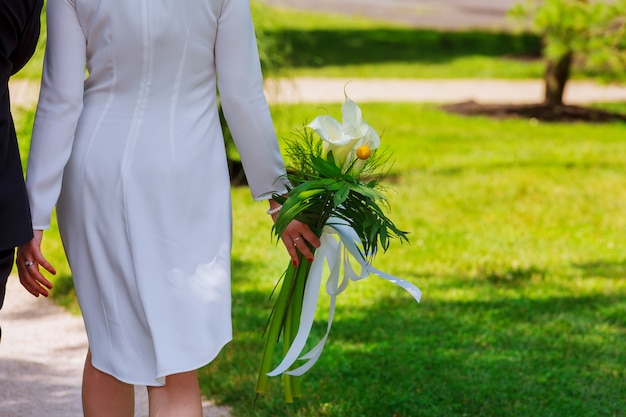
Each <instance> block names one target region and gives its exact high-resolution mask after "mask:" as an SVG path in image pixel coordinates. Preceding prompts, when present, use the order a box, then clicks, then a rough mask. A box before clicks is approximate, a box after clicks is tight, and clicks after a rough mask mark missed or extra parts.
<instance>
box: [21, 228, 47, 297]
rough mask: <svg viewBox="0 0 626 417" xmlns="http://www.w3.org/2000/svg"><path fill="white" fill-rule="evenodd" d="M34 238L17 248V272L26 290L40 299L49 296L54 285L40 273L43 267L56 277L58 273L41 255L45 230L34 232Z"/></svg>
mask: <svg viewBox="0 0 626 417" xmlns="http://www.w3.org/2000/svg"><path fill="white" fill-rule="evenodd" d="M33 234H34V237H33V238H32V239H31V241H30V242H28V243H25V244H23V245H22V246H20V247H18V248H17V259H16V261H15V262H16V264H17V271H18V273H19V275H20V282H21V283H22V285H23V286H24V288H26V290H27V291H28V292H29V293H31V294H32V295H34V296H35V297H39V296H40V295H43V296H44V297H47V296H48V290H50V289H52V283H51V282H50V281H48V280H47V279H46V277H44V276H43V275H42V274H41V272H40V271H39V266H42V267H43V268H44V269H45V270H46V271H48V272H50V273H51V274H52V275H55V274H56V273H57V271H56V270H55V269H54V267H53V266H52V265H50V263H49V262H48V261H47V260H46V259H45V258H44V257H43V255H42V254H41V240H42V239H43V230H33Z"/></svg>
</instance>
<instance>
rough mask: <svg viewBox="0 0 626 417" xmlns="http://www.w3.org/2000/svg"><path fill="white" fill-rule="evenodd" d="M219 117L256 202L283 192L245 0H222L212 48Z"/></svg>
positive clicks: (280, 166)
mask: <svg viewBox="0 0 626 417" xmlns="http://www.w3.org/2000/svg"><path fill="white" fill-rule="evenodd" d="M215 61H216V66H217V76H218V79H217V80H218V88H219V92H220V99H221V102H222V106H223V109H224V116H225V117H226V120H227V122H228V126H229V128H230V130H231V132H232V135H233V139H234V141H235V145H236V147H237V150H238V152H239V155H240V156H241V160H242V164H243V168H244V171H245V173H246V178H247V180H248V184H249V186H250V191H251V193H252V195H253V197H254V198H255V199H256V200H261V199H267V198H270V197H271V195H269V193H284V192H285V191H286V188H285V185H284V184H283V181H284V180H280V179H278V178H279V176H281V175H283V174H284V173H285V170H284V162H283V159H282V156H281V154H280V149H279V147H278V141H277V139H276V133H275V130H274V126H273V123H272V119H271V115H270V111H269V108H268V105H267V101H266V98H265V94H264V92H263V78H262V74H261V65H260V61H259V54H258V49H257V43H256V38H255V33H254V27H253V24H252V18H251V15H250V5H249V1H248V0H226V1H225V2H224V6H223V9H222V14H221V16H220V19H219V21H218V30H217V38H216V45H215Z"/></svg>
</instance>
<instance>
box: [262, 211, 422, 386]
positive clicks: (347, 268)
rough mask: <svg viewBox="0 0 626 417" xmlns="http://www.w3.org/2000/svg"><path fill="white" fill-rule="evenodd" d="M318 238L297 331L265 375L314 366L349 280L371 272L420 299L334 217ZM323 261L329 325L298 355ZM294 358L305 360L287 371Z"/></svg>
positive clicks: (294, 372) (314, 303) (300, 371)
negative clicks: (383, 268)
mask: <svg viewBox="0 0 626 417" xmlns="http://www.w3.org/2000/svg"><path fill="white" fill-rule="evenodd" d="M320 241H321V245H320V247H319V248H318V249H317V253H316V256H315V259H314V260H313V263H312V264H311V269H310V271H309V275H308V277H307V281H306V286H305V289H304V298H303V302H302V313H301V315H300V325H299V327H298V333H297V334H296V337H295V338H294V340H293V343H292V344H291V347H290V348H289V351H288V352H287V354H286V355H285V357H284V358H283V360H282V362H281V363H280V364H279V365H278V366H277V367H276V368H275V369H274V370H273V371H271V372H269V373H268V374H267V375H268V376H278V375H280V374H283V373H286V374H288V375H293V376H300V375H302V374H304V373H305V372H307V371H308V370H309V369H311V368H312V367H313V365H315V363H316V362H317V360H318V359H319V357H320V356H321V354H322V351H323V350H324V345H325V344H326V340H327V339H328V335H329V334H330V328H331V326H332V322H333V318H334V316H335V306H336V301H337V296H338V295H339V294H340V293H342V292H343V291H344V290H345V289H346V288H347V287H348V283H349V282H350V281H358V280H361V279H363V278H366V277H368V276H369V275H370V274H374V275H377V276H379V277H381V278H383V279H386V280H387V281H389V282H392V283H394V284H396V285H399V286H400V287H402V288H404V289H405V290H407V291H408V292H409V293H410V294H411V295H412V296H413V298H415V300H416V301H417V302H418V303H419V302H420V299H421V298H422V292H421V291H420V289H419V288H417V287H416V286H415V285H413V284H411V283H410V282H408V281H405V280H403V279H400V278H398V277H395V276H393V275H389V274H387V273H385V272H382V271H379V270H378V269H376V268H374V267H372V266H371V265H370V263H369V262H368V261H367V259H366V258H365V256H364V255H363V253H362V251H361V250H360V249H359V242H360V241H359V237H358V235H357V234H356V232H355V231H354V230H353V229H352V228H351V227H350V226H349V225H348V224H347V223H345V222H342V221H337V220H336V219H334V220H333V221H332V222H331V223H329V224H327V225H326V226H325V227H324V230H323V232H322V236H321V237H320ZM350 259H353V260H354V261H356V263H358V264H359V266H360V267H361V271H360V273H358V274H357V273H356V272H355V270H354V268H352V264H351V262H350ZM324 261H326V262H327V263H328V267H329V270H330V274H329V276H328V280H327V281H326V292H327V293H328V295H330V309H329V314H328V327H327V329H326V334H325V335H324V337H322V339H321V340H320V341H319V342H318V344H317V345H315V347H314V348H313V349H311V350H310V351H309V352H308V353H306V354H305V355H303V356H300V354H301V353H302V350H303V349H304V345H305V344H306V341H307V340H308V338H309V335H310V333H311V328H312V327H313V321H314V318H315V310H316V307H317V302H318V298H319V292H320V291H319V289H320V286H321V283H322V269H323V267H324ZM342 265H343V277H342V279H341V282H340V281H339V278H340V272H341V267H342ZM297 360H306V362H305V363H304V364H303V365H301V366H300V367H298V368H296V369H293V370H291V371H288V369H289V368H290V367H291V366H292V365H293V364H294V363H295V362H296V361H297Z"/></svg>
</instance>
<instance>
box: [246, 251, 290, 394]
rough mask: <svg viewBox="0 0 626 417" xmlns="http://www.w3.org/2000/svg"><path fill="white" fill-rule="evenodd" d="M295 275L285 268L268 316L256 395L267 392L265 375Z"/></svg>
mask: <svg viewBox="0 0 626 417" xmlns="http://www.w3.org/2000/svg"><path fill="white" fill-rule="evenodd" d="M296 275H297V267H295V266H293V265H292V264H291V263H290V264H289V266H288V267H287V271H286V272H285V276H284V278H283V283H282V286H281V288H280V292H279V294H278V298H277V299H276V303H275V305H274V309H273V311H272V313H271V314H270V319H269V323H268V326H267V329H266V331H265V335H264V339H265V343H264V346H263V356H262V358H261V366H260V369H259V375H258V377H257V382H256V388H255V389H256V392H257V394H265V393H266V392H267V384H268V382H269V376H267V373H268V372H269V371H271V367H272V359H273V357H274V351H275V349H276V343H277V342H278V339H279V337H280V333H281V330H282V327H283V326H282V325H283V323H284V317H285V312H286V309H287V307H288V305H289V296H290V294H291V293H292V287H293V285H294V283H295V281H296ZM257 396H258V395H257Z"/></svg>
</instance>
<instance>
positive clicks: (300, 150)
mask: <svg viewBox="0 0 626 417" xmlns="http://www.w3.org/2000/svg"><path fill="white" fill-rule="evenodd" d="M321 142H322V141H321V140H320V139H319V138H317V137H314V134H313V131H312V130H310V129H305V130H302V131H298V132H296V137H295V138H292V139H290V140H287V141H286V151H285V153H286V155H288V156H289V157H290V158H289V159H288V162H287V165H288V166H287V171H288V172H289V173H288V174H287V175H286V177H287V179H288V180H289V182H290V183H291V185H292V187H293V188H291V189H290V190H289V198H284V197H282V196H275V197H274V198H275V199H276V200H278V201H279V202H281V203H282V204H283V208H282V210H281V211H280V212H279V214H278V217H277V219H276V224H275V225H274V232H275V234H276V236H280V235H281V234H282V233H283V232H284V230H285V228H286V227H287V225H288V224H289V223H290V222H291V221H292V220H293V219H298V220H300V221H302V222H304V223H306V224H308V225H309V226H310V227H312V228H314V229H315V230H319V231H321V228H322V227H323V226H324V225H326V224H327V222H328V219H329V218H330V217H331V216H333V217H336V218H337V219H339V220H343V221H345V222H347V223H348V224H349V225H350V226H351V227H352V228H353V229H354V231H355V232H356V233H357V235H358V236H359V238H360V240H361V243H362V244H363V251H364V253H365V254H373V253H376V252H377V251H378V248H379V247H380V248H382V249H383V250H385V251H386V250H387V249H388V247H389V244H390V240H391V239H394V238H398V239H400V240H404V241H406V240H407V237H406V232H403V231H402V230H400V229H398V228H397V227H396V226H395V225H394V223H393V222H392V221H391V220H390V219H389V218H388V217H387V215H386V214H385V212H384V210H383V207H386V206H387V199H386V198H385V196H384V195H383V194H382V193H381V192H380V190H379V188H380V186H379V185H380V181H381V180H382V179H383V177H384V171H383V168H384V167H383V166H382V165H381V161H385V160H386V158H385V157H381V156H380V154H381V152H382V151H380V152H379V150H376V151H375V152H374V155H376V156H375V157H370V158H368V159H367V160H366V162H365V166H364V168H363V171H361V173H360V174H356V175H355V174H354V173H352V171H351V169H347V170H346V172H344V171H343V170H342V169H341V168H339V167H337V165H336V164H335V162H334V160H333V157H332V152H331V153H329V156H328V158H325V157H324V156H323V152H322V147H321V146H320V145H319V144H320V143H321ZM379 244H380V245H379Z"/></svg>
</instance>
